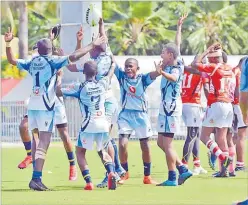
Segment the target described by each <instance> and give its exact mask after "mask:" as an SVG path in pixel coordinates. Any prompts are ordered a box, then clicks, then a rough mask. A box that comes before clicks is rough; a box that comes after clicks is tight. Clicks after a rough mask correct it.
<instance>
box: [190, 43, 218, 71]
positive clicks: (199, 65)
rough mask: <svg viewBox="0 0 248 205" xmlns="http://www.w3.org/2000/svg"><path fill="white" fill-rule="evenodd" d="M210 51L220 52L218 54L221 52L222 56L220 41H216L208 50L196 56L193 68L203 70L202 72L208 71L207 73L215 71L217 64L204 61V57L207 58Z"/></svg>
mask: <svg viewBox="0 0 248 205" xmlns="http://www.w3.org/2000/svg"><path fill="white" fill-rule="evenodd" d="M210 53H212V54H213V53H215V54H216V53H218V54H221V56H222V50H221V45H220V43H214V44H213V45H211V46H210V47H209V48H208V49H207V50H206V51H204V52H203V53H202V54H200V55H198V56H196V59H195V61H194V62H193V63H192V68H193V69H197V70H199V71H202V72H207V73H211V72H213V70H214V69H215V68H216V66H215V64H206V65H204V64H203V63H202V60H203V58H205V56H207V55H209V54H210Z"/></svg>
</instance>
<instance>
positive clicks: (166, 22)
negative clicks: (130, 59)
mask: <svg viewBox="0 0 248 205" xmlns="http://www.w3.org/2000/svg"><path fill="white" fill-rule="evenodd" d="M162 8H163V7H162ZM161 13H163V12H162V10H160V8H158V7H156V6H155V4H154V3H152V2H132V1H127V2H105V1H104V2H103V16H104V19H105V21H106V22H109V23H113V22H115V23H114V24H113V25H111V26H110V27H109V30H108V38H109V42H110V46H111V49H112V51H113V53H114V54H118V55H123V54H124V55H156V54H159V53H160V52H161V48H162V44H163V43H166V42H167V41H174V38H175V31H173V30H170V29H168V28H169V26H170V25H171V21H170V19H169V15H168V13H169V12H167V15H161Z"/></svg>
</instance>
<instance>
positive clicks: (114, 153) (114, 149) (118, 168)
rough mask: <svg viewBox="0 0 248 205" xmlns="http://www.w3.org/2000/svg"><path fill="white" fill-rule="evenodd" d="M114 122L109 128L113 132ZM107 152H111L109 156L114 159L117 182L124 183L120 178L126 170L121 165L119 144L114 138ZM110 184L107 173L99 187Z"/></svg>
mask: <svg viewBox="0 0 248 205" xmlns="http://www.w3.org/2000/svg"><path fill="white" fill-rule="evenodd" d="M112 127H113V124H111V126H110V128H109V133H111V130H112ZM107 152H108V154H109V156H110V157H111V159H112V162H113V164H114V169H115V173H117V175H116V177H117V182H118V184H123V183H124V181H123V180H122V179H121V178H120V177H122V176H124V175H125V173H126V172H125V170H124V169H123V168H122V167H121V164H120V161H119V153H118V149H117V145H116V143H115V141H114V139H111V140H110V142H109V143H108V147H107ZM107 186H108V173H106V175H105V177H104V179H103V180H102V181H101V183H99V184H97V187H98V188H105V187H107Z"/></svg>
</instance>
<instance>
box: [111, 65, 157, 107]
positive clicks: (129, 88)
mask: <svg viewBox="0 0 248 205" xmlns="http://www.w3.org/2000/svg"><path fill="white" fill-rule="evenodd" d="M115 75H116V77H117V79H118V81H119V84H120V90H121V105H122V109H123V110H134V111H142V112H147V108H148V102H147V97H146V92H145V91H146V88H147V87H148V86H149V85H150V84H151V83H152V82H154V80H152V79H151V76H150V74H149V73H147V74H139V75H137V76H136V78H134V79H131V78H129V77H128V76H127V75H126V74H125V72H124V71H122V70H121V68H119V67H118V66H116V68H115Z"/></svg>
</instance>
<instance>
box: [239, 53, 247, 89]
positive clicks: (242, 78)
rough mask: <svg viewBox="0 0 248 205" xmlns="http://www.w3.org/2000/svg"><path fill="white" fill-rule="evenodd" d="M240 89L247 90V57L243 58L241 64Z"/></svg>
mask: <svg viewBox="0 0 248 205" xmlns="http://www.w3.org/2000/svg"><path fill="white" fill-rule="evenodd" d="M240 91H241V92H248V57H247V58H246V59H244V60H243V62H242V65H241V76H240Z"/></svg>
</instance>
